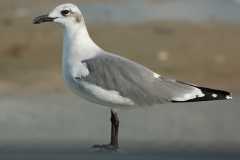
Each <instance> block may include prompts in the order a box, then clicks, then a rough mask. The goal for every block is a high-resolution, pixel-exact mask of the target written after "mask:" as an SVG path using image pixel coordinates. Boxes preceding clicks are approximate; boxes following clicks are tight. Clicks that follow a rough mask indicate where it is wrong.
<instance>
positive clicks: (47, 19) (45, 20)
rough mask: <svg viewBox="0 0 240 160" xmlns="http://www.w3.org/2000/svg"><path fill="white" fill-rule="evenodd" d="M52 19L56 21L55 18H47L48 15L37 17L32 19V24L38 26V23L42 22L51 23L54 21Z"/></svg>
mask: <svg viewBox="0 0 240 160" xmlns="http://www.w3.org/2000/svg"><path fill="white" fill-rule="evenodd" d="M54 19H56V18H51V17H48V15H42V16H38V17H36V18H34V19H33V24H40V23H44V22H52V21H54Z"/></svg>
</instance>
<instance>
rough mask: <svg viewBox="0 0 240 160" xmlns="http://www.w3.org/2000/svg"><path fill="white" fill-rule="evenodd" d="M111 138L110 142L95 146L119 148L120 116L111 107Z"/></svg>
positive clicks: (95, 146)
mask: <svg viewBox="0 0 240 160" xmlns="http://www.w3.org/2000/svg"><path fill="white" fill-rule="evenodd" d="M110 120H111V139H110V144H107V145H94V146H93V148H99V149H105V150H117V149H118V148H119V144H118V131H119V118H118V114H117V112H115V111H114V110H112V109H111V119H110Z"/></svg>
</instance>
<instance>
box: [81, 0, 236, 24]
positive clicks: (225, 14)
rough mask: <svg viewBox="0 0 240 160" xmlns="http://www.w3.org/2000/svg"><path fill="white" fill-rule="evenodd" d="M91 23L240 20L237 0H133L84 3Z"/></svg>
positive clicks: (84, 9) (84, 10)
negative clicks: (149, 0)
mask: <svg viewBox="0 0 240 160" xmlns="http://www.w3.org/2000/svg"><path fill="white" fill-rule="evenodd" d="M80 8H81V10H83V12H84V13H85V15H86V17H88V21H89V22H90V23H93V22H95V23H102V24H104V23H107V22H108V23H109V22H112V23H142V22H146V21H156V20H163V19H164V20H184V21H185V20H188V21H194V22H199V21H225V22H235V23H236V22H237V23H238V22H240V2H239V1H237V0H201V1H199V0H177V1H176V0H168V1H151V2H148V1H147V0H129V1H126V2H125V3H122V4H114V3H94V4H86V3H85V4H81V5H80Z"/></svg>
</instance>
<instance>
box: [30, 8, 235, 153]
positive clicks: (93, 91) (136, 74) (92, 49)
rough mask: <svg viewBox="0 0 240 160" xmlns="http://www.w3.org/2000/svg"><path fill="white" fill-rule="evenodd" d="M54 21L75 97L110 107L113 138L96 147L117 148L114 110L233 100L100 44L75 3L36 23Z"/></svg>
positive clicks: (117, 126)
mask: <svg viewBox="0 0 240 160" xmlns="http://www.w3.org/2000/svg"><path fill="white" fill-rule="evenodd" d="M43 22H55V23H59V24H61V25H62V26H63V27H64V29H65V30H64V46H63V74H64V80H65V82H66V84H67V85H68V86H69V87H70V88H71V89H72V91H74V92H75V93H76V94H77V95H79V96H81V97H83V98H85V99H87V100H89V101H91V102H93V103H96V104H100V105H103V106H107V107H110V108H111V126H112V127H111V139H110V143H109V144H106V145H94V147H95V148H99V149H107V150H117V149H118V148H119V143H118V130H119V118H118V115H117V112H116V111H115V110H114V108H120V109H121V108H122V109H128V108H129V109H131V108H137V107H143V108H144V107H145V108H146V107H150V106H153V105H157V104H164V103H182V102H199V101H211V100H224V99H232V96H231V94H230V93H229V92H226V91H222V90H216V89H210V88H205V87H199V86H196V85H193V84H188V83H185V82H181V81H177V80H174V79H170V78H167V77H163V76H161V75H159V74H157V73H155V72H153V71H152V70H150V69H148V68H146V67H144V66H143V65H141V64H138V63H136V62H133V61H131V60H129V59H126V58H124V57H120V56H118V55H116V54H112V53H109V52H107V51H105V50H103V49H102V48H100V47H99V46H98V45H97V44H96V43H94V41H93V40H92V39H91V37H90V36H89V34H88V31H87V27H86V25H85V21H84V17H83V15H82V12H81V11H80V9H79V8H78V7H77V6H76V5H74V4H70V3H68V4H62V5H59V6H57V7H56V8H55V9H54V10H53V11H51V12H50V13H49V14H46V15H42V16H39V17H36V18H35V19H34V20H33V23H34V24H40V23H43Z"/></svg>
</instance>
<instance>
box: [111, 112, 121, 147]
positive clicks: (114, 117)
mask: <svg viewBox="0 0 240 160" xmlns="http://www.w3.org/2000/svg"><path fill="white" fill-rule="evenodd" d="M111 125H112V126H111V141H110V145H111V146H113V147H115V148H118V147H119V145H118V130H119V118H118V114H117V112H115V111H114V110H111Z"/></svg>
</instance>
